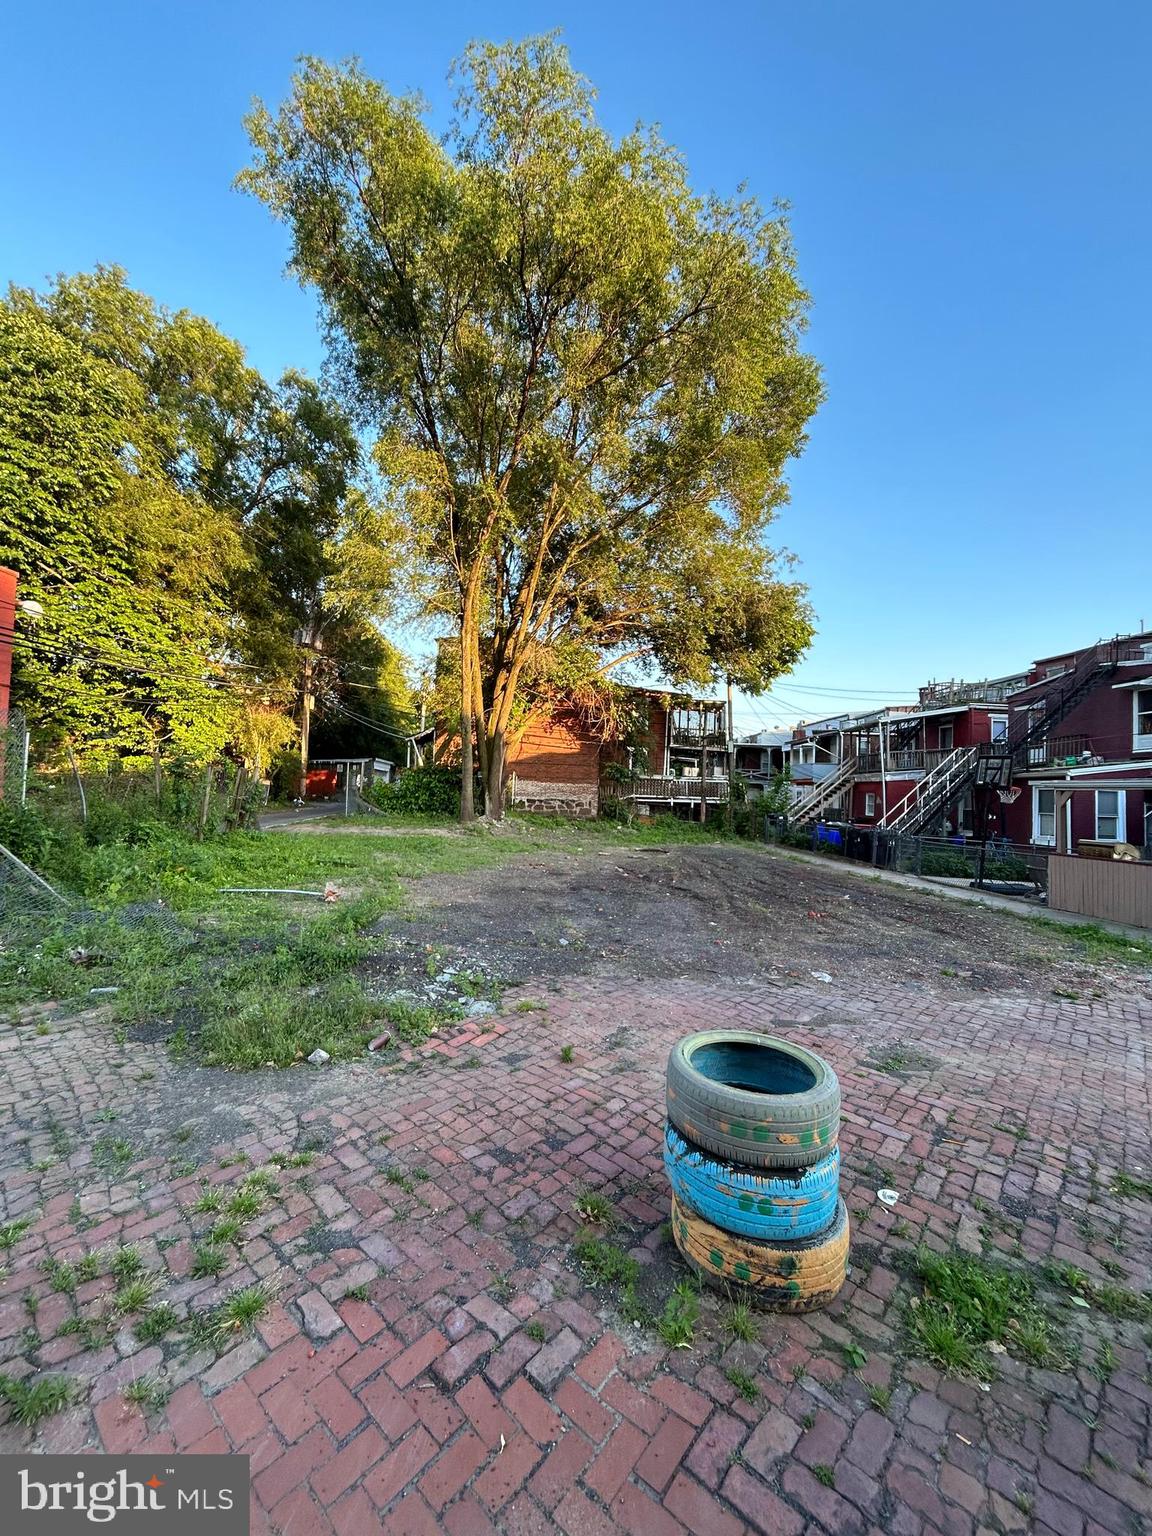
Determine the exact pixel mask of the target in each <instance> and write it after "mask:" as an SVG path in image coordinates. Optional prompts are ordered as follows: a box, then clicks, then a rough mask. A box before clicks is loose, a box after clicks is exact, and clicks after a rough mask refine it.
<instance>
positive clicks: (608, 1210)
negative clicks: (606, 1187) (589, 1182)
mask: <svg viewBox="0 0 1152 1536" xmlns="http://www.w3.org/2000/svg"><path fill="white" fill-rule="evenodd" d="M572 1209H573V1210H574V1211H575V1212H576V1214H577V1216H579V1218H580V1220H581V1221H587V1222H590V1223H593V1224H595V1225H596V1226H601V1227H610V1226H611V1225H612V1224H613V1222H614V1221H615V1219H616V1213H615V1211H614V1210H613V1208H612V1202H611V1201H610V1200H609V1199H608V1198H607V1196H605V1195H600V1194H597V1193H596V1192H595V1191H594V1190H591V1189H585V1190H581V1191H580V1192H579V1193H578V1194H577V1196H576V1199H575V1200H574V1201H573V1204H572Z"/></svg>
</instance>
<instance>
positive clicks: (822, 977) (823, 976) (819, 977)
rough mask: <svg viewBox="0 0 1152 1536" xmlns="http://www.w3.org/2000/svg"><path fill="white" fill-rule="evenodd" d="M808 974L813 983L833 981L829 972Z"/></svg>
mask: <svg viewBox="0 0 1152 1536" xmlns="http://www.w3.org/2000/svg"><path fill="white" fill-rule="evenodd" d="M808 974H809V976H811V978H812V980H813V981H831V980H832V978H831V976H829V974H828V972H827V971H809V972H808Z"/></svg>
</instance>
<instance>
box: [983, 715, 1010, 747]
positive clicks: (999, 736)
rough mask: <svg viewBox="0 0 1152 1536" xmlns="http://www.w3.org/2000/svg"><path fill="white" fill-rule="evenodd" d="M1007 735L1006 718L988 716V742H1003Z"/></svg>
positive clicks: (1002, 716) (1004, 716) (1003, 716)
mask: <svg viewBox="0 0 1152 1536" xmlns="http://www.w3.org/2000/svg"><path fill="white" fill-rule="evenodd" d="M1007 735H1008V716H1007V715H989V716H988V736H989V740H990V741H1004V740H1005V739H1006V738H1007Z"/></svg>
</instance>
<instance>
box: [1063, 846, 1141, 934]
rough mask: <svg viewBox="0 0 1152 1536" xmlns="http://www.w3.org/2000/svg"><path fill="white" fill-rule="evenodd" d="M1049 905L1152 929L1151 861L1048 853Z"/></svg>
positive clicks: (1066, 910)
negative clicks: (1087, 857)
mask: <svg viewBox="0 0 1152 1536" xmlns="http://www.w3.org/2000/svg"><path fill="white" fill-rule="evenodd" d="M1048 905H1049V906H1050V907H1052V908H1053V909H1055V910H1057V911H1060V912H1080V913H1082V914H1083V915H1084V916H1085V917H1102V918H1106V919H1107V920H1108V921H1109V922H1113V923H1128V924H1130V925H1131V926H1132V927H1134V928H1152V864H1150V863H1140V864H1135V863H1133V864H1130V863H1126V862H1125V861H1124V860H1121V859H1080V858H1077V857H1076V856H1075V854H1070V853H1053V854H1050V855H1049V858H1048Z"/></svg>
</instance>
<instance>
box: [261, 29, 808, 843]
mask: <svg viewBox="0 0 1152 1536" xmlns="http://www.w3.org/2000/svg"><path fill="white" fill-rule="evenodd" d="M455 75H456V79H457V81H458V86H459V90H458V96H457V101H456V117H455V120H454V123H453V125H452V128H451V129H450V131H449V132H448V133H447V135H445V136H444V137H443V138H439V137H437V136H436V135H435V134H434V133H433V132H432V130H431V129H430V128H429V126H428V124H427V121H426V111H425V108H424V105H423V103H422V102H421V101H420V100H419V99H417V98H416V97H413V96H399V95H395V94H393V93H391V92H390V91H389V90H388V89H387V88H386V87H385V86H384V85H383V84H381V83H380V82H379V81H376V80H374V79H372V78H370V77H369V76H368V75H367V74H366V73H365V72H364V71H363V70H362V69H361V68H360V66H359V65H358V64H356V63H348V64H345V65H342V66H339V67H333V66H331V65H328V64H325V63H323V62H321V61H319V60H315V59H310V60H306V61H305V62H304V64H303V66H302V68H301V69H300V71H299V72H298V74H297V75H296V76H295V78H294V80H293V82H292V89H291V93H290V95H289V97H288V99H287V100H286V101H285V102H284V104H283V105H282V106H281V107H280V108H279V110H278V111H277V112H276V113H275V114H273V113H272V112H270V111H269V110H268V109H267V108H265V107H264V106H258V107H257V108H256V110H255V111H254V112H253V114H252V115H251V117H250V118H249V120H248V128H249V132H250V135H251V139H252V144H253V148H254V158H253V162H252V164H251V166H250V167H249V168H248V169H247V170H245V171H244V172H243V173H242V175H241V177H240V182H241V184H242V185H243V186H244V187H245V188H247V189H248V190H249V191H251V192H252V193H254V194H255V195H256V196H258V197H259V198H261V199H262V200H263V201H264V203H265V204H266V205H267V206H268V207H269V208H270V209H271V210H272V212H273V213H274V214H275V215H276V216H277V217H278V218H280V219H282V220H283V221H284V222H285V223H286V224H287V226H288V228H289V231H290V234H291V238H292V256H291V266H292V268H293V270H294V271H295V272H296V274H297V275H298V277H299V278H300V280H301V281H302V282H303V283H305V284H308V285H311V286H313V287H314V288H315V289H316V291H317V292H318V294H319V296H320V300H321V304H322V307H323V312H324V315H325V319H326V325H327V330H328V336H329V340H330V344H331V349H332V353H333V358H334V361H335V363H336V364H337V366H338V367H339V369H340V370H341V372H342V375H343V377H344V379H345V381H346V385H347V388H348V391H349V398H350V399H351V400H353V401H354V402H355V406H356V408H357V410H358V411H359V412H360V414H361V416H362V418H363V419H364V420H365V421H366V422H368V423H370V424H371V425H372V426H373V427H374V428H375V429H376V430H377V432H378V433H379V442H378V447H377V450H376V456H377V462H378V465H379V467H380V470H381V472H382V474H383V476H384V480H385V485H386V490H387V494H388V496H389V498H390V500H391V503H392V505H393V506H394V507H395V509H396V510H397V513H398V515H399V516H400V518H401V520H402V523H403V526H404V530H405V535H406V539H407V546H408V552H409V556H410V559H411V563H412V570H413V573H414V580H415V582H416V583H417V585H418V590H419V595H420V597H421V600H422V602H423V604H424V605H425V607H426V609H427V610H428V611H430V612H433V613H438V614H440V615H443V616H445V617H446V618H447V620H448V621H449V623H450V624H451V626H452V627H453V629H454V630H455V632H456V633H457V634H458V637H459V642H460V645H459V656H460V667H459V671H460V705H459V713H460V722H461V742H462V749H463V758H464V768H465V772H464V806H463V814H464V815H465V817H467V816H468V815H469V814H470V811H471V807H470V795H471V767H472V751H473V738H474V736H475V741H476V747H477V749H478V751H479V756H480V763H481V768H482V770H483V772H484V775H485V784H486V799H487V809H488V811H489V813H490V814H493V815H499V814H500V811H501V808H502V795H503V782H504V773H505V752H506V744H507V737H508V731H509V728H510V725H511V724H512V722H513V719H514V716H515V713H516V711H517V708H518V707H519V706H520V705H521V704H522V702H523V700H522V694H523V690H524V685H525V673H526V669H529V667H530V664H531V665H533V666H535V667H536V668H537V670H540V667H539V658H540V653H541V650H542V648H545V649H546V648H548V647H555V646H557V645H559V644H561V643H562V642H567V643H570V644H574V645H576V646H579V647H583V648H585V649H586V650H590V651H591V652H593V653H595V654H596V655H597V656H598V657H599V658H601V664H602V665H603V666H606V667H611V666H612V665H613V664H614V663H616V662H619V661H621V660H623V659H624V658H627V657H634V658H636V657H639V658H650V659H652V660H653V661H654V662H655V663H657V664H658V665H659V666H660V668H661V669H662V670H663V671H664V673H665V675H666V676H667V677H668V678H669V679H670V680H672V681H687V680H692V681H695V682H701V683H702V682H706V681H708V680H710V679H713V678H717V677H719V676H723V675H726V674H728V673H731V675H733V676H734V677H735V678H736V679H737V680H738V681H740V683H741V684H742V686H745V687H748V688H751V689H753V690H754V689H756V688H762V687H763V686H764V685H765V684H766V683H767V682H768V681H769V680H770V679H771V678H772V677H773V676H776V675H778V674H779V672H780V671H781V670H783V669H785V668H786V667H787V666H789V665H791V664H792V662H793V661H794V660H795V659H796V657H797V656H798V655H799V654H800V653H801V652H802V650H803V649H804V647H805V645H806V644H807V641H808V639H809V637H810V633H811V626H810V616H809V614H808V610H807V607H806V604H805V600H804V594H803V590H802V589H801V588H800V587H798V586H796V585H795V584H791V583H788V582H784V581H781V580H780V579H779V578H778V575H777V571H776V566H775V562H774V560H773V557H772V555H771V554H770V552H769V551H768V549H767V547H766V545H765V543H764V533H765V530H766V528H767V526H768V524H769V522H770V521H771V518H772V516H773V514H774V511H775V509H776V508H777V507H778V506H779V505H780V504H781V503H782V502H783V501H784V500H785V498H786V494H787V491H786V483H785V479H784V468H785V465H786V463H787V461H788V459H789V458H790V457H791V456H793V455H795V454H797V453H799V452H800V451H801V449H802V447H803V445H804V441H805V425H806V423H807V421H808V419H809V418H810V417H811V415H812V413H813V412H814V410H815V409H816V407H817V405H818V403H819V401H820V398H821V384H820V377H819V371H818V368H817V366H816V364H815V363H814V362H813V360H812V359H811V358H810V357H809V356H807V355H806V354H805V353H804V352H803V351H802V349H801V346H800V335H801V332H802V329H803V326H804V323H805V315H806V308H807V302H808V301H807V296H806V294H805V292H804V289H803V288H802V286H801V284H800V282H799V279H798V277H797V273H796V263H795V257H794V253H793V249H792V243H791V238H790V234H789V229H788V224H787V220H786V217H785V214H784V212H783V210H782V209H776V210H774V211H773V212H772V213H771V214H768V215H765V214H764V212H763V211H762V210H761V208H760V207H759V206H758V205H757V203H756V202H755V201H754V200H753V199H751V198H749V197H747V196H743V195H741V196H738V197H736V198H731V199H724V198H720V197H718V196H714V195H702V194H700V193H698V192H696V191H695V190H694V189H693V188H692V186H691V184H690V181H689V177H688V173H687V169H686V167H685V165H684V163H683V161H682V159H681V157H680V156H679V155H678V153H677V152H676V151H675V150H674V149H672V148H671V147H669V146H668V145H666V144H665V143H663V142H662V140H661V139H660V137H659V136H658V134H657V133H656V132H655V131H654V130H651V129H647V128H644V127H637V128H636V129H634V130H633V131H632V132H631V133H628V134H625V135H624V136H622V137H621V138H620V139H614V138H613V137H612V136H611V135H610V134H608V133H607V132H606V130H605V129H604V128H603V127H602V126H601V125H600V124H599V123H598V122H597V120H596V117H595V112H594V93H593V91H592V88H591V86H590V85H589V83H588V82H587V81H586V80H584V79H583V78H582V77H581V76H580V75H578V74H577V73H576V72H575V71H574V70H573V68H572V67H571V64H570V62H569V60H568V56H567V53H566V51H565V50H564V49H563V47H562V46H561V45H560V44H559V43H558V42H557V41H556V39H555V38H554V37H544V38H535V39H530V40H528V41H526V42H523V43H519V44H509V45H504V46H495V45H490V44H476V45H473V46H472V47H470V48H469V49H468V51H467V53H466V54H465V56H464V58H463V59H462V60H461V61H460V63H459V64H458V65H457V66H456V68H455ZM704 605H707V607H706V609H705V608H704ZM702 609H704V611H702ZM544 670H546V669H544Z"/></svg>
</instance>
